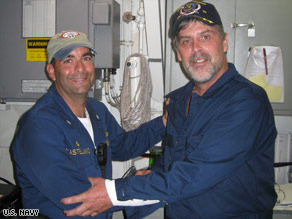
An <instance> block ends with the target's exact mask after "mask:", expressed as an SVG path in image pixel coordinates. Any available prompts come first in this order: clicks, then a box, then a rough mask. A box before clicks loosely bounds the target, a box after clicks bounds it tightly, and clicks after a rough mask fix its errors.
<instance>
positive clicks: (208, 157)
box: [116, 63, 277, 219]
mask: <svg viewBox="0 0 292 219" xmlns="http://www.w3.org/2000/svg"><path fill="white" fill-rule="evenodd" d="M193 88H194V83H193V82H192V81H191V82H189V83H188V84H186V85H185V86H184V87H182V88H179V89H177V90H175V91H173V92H172V93H170V94H169V95H168V97H169V98H170V99H171V101H170V103H169V105H168V106H167V110H168V121H167V136H166V139H165V151H164V155H163V156H162V157H161V159H159V160H158V162H157V163H156V164H155V167H154V168H153V171H152V172H151V173H150V174H148V175H147V176H135V177H132V178H129V179H119V180H116V189H117V196H118V199H119V200H127V199H132V198H138V199H158V200H163V201H165V202H166V203H167V204H166V218H177V219H190V218H203V219H206V218H208V219H209V218H210V219H219V218H265V219H266V218H271V215H272V209H273V206H274V205H275V202H276V193H275V191H274V168H273V164H274V144H275V138H276V135H277V131H276V128H275V123H274V115H273V111H272V108H271V104H270V102H269V100H268V97H267V95H266V93H265V91H264V90H263V89H262V88H261V87H259V86H257V85H255V84H253V83H252V82H250V81H249V80H247V79H246V78H244V77H243V76H241V75H240V74H239V73H238V72H237V71H236V69H235V67H234V65H233V64H230V63H229V69H228V70H227V71H226V72H225V73H224V74H223V76H222V77H221V78H220V79H219V80H218V81H217V82H215V84H213V85H212V86H211V87H210V88H209V89H208V90H207V91H206V93H205V94H204V95H203V96H199V95H197V94H196V93H194V94H193V95H192V97H191V101H190V106H189V114H188V115H186V112H187V105H188V100H189V97H190V95H191V93H192V90H193ZM145 208H147V207H143V208H140V209H138V210H134V211H133V212H134V213H133V215H136V218H139V217H142V216H143V213H145V211H146V210H145ZM142 211H143V212H142Z"/></svg>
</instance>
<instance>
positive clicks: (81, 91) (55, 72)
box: [47, 47, 95, 102]
mask: <svg viewBox="0 0 292 219" xmlns="http://www.w3.org/2000/svg"><path fill="white" fill-rule="evenodd" d="M47 72H48V75H49V77H50V79H51V80H53V81H54V82H55V86H56V89H57V90H58V92H59V93H60V95H61V96H62V97H63V98H64V100H65V101H66V102H68V101H69V102H72V101H74V100H77V98H83V99H84V98H85V99H86V97H87V94H88V91H89V90H90V88H91V86H92V85H93V82H94V79H95V74H94V64H93V55H92V52H91V51H90V49H89V48H87V47H79V48H76V49H75V50H73V51H72V52H71V53H70V54H69V55H68V56H67V57H66V58H64V59H63V60H58V59H55V64H54V66H53V65H52V64H48V65H47Z"/></svg>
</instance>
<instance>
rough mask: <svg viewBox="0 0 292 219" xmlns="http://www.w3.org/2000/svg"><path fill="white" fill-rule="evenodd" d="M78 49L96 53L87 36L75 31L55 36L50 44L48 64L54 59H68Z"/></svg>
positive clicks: (63, 32)
mask: <svg viewBox="0 0 292 219" xmlns="http://www.w3.org/2000/svg"><path fill="white" fill-rule="evenodd" d="M78 47H88V48H89V49H91V50H92V51H93V52H94V53H96V52H95V50H94V48H93V45H92V44H91V43H90V42H89V41H88V38H87V36H86V34H84V33H81V32H78V31H74V30H66V31H62V32H61V33H58V34H56V35H54V36H53V37H52V38H51V40H50V41H49V43H48V47H47V53H48V63H50V62H51V61H52V59H53V58H56V59H59V60H62V59H64V58H66V57H67V56H68V55H69V54H70V53H71V52H72V51H73V50H74V49H76V48H78Z"/></svg>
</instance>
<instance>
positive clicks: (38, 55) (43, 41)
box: [26, 38, 50, 62]
mask: <svg viewBox="0 0 292 219" xmlns="http://www.w3.org/2000/svg"><path fill="white" fill-rule="evenodd" d="M49 40H50V38H27V39H26V61H27V62H46V61H47V60H48V58H47V52H46V49H47V46H48V42H49Z"/></svg>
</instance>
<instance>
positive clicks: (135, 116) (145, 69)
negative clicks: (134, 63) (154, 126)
mask: <svg viewBox="0 0 292 219" xmlns="http://www.w3.org/2000/svg"><path fill="white" fill-rule="evenodd" d="M132 57H140V59H141V73H140V80H139V83H138V86H137V90H136V92H135V96H134V98H133V100H131V75H130V73H131V68H130V66H127V65H125V68H124V76H123V86H122V91H121V122H122V126H123V128H124V129H125V130H126V131H129V130H133V129H136V128H138V127H139V126H140V125H141V124H143V123H145V122H147V121H149V120H150V117H151V114H150V111H151V96H152V80H151V74H150V70H149V65H148V60H147V59H146V58H145V57H144V56H143V55H142V54H133V55H131V56H129V57H128V58H127V60H126V63H129V61H130V59H131V58H132Z"/></svg>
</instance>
